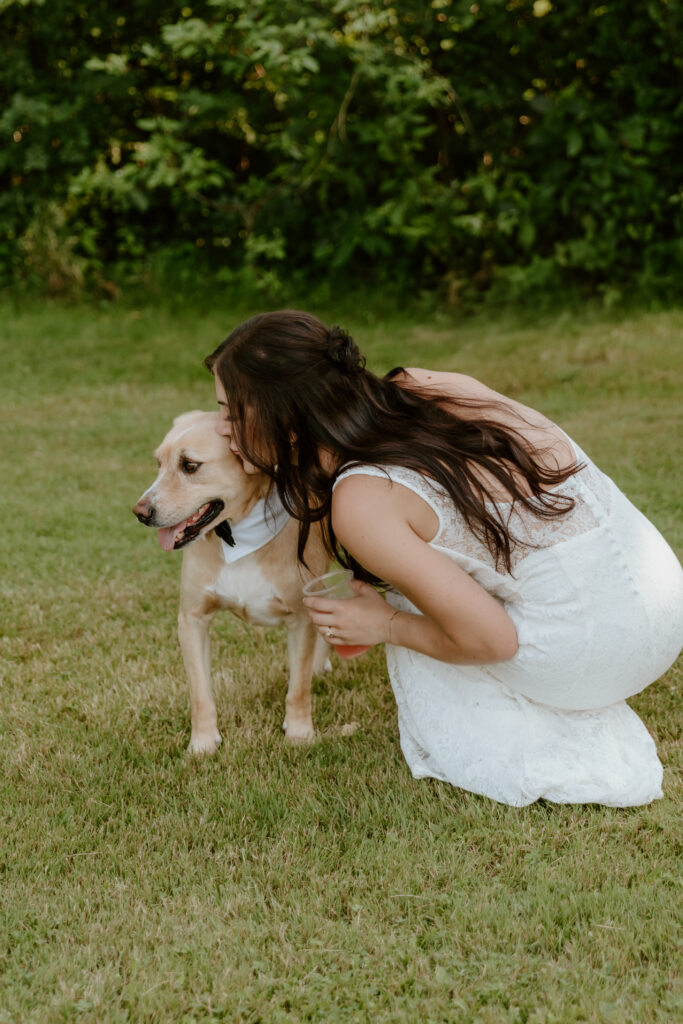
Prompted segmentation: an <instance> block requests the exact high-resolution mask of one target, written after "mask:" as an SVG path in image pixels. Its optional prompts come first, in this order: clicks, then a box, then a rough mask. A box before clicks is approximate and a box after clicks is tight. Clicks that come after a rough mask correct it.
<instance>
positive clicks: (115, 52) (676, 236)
mask: <svg viewBox="0 0 683 1024" xmlns="http://www.w3.org/2000/svg"><path fill="white" fill-rule="evenodd" d="M125 10H126V13H125V15H124V14H119V13H118V9H117V8H115V7H113V6H112V5H110V4H106V3H104V2H102V0H93V2H88V3H85V2H84V3H83V4H81V5H73V4H65V3H64V2H63V0H62V2H55V3H52V4H43V3H38V2H31V0H23V2H21V3H11V2H5V3H3V4H2V5H1V6H0V20H1V24H2V30H3V39H4V40H5V52H4V60H3V65H2V68H0V90H2V93H3V94H4V95H3V101H4V102H3V113H2V115H0V131H1V132H2V134H3V136H4V139H5V140H6V144H5V145H4V146H3V147H2V149H1V150H0V176H2V178H3V180H4V182H5V184H6V185H7V186H8V188H6V189H4V190H3V192H2V195H1V196H0V266H2V268H3V271H2V272H3V273H4V277H5V280H8V279H10V278H11V277H12V276H13V275H14V274H16V273H17V272H20V273H23V274H24V275H25V274H27V273H28V274H29V275H30V274H37V275H38V276H40V277H41V278H43V279H44V278H46V277H47V279H48V280H52V288H53V290H55V289H56V288H57V287H58V282H59V280H60V273H61V271H60V269H59V267H60V266H62V267H63V266H64V265H65V264H70V265H71V266H72V273H71V277H72V278H73V273H74V272H75V271H73V268H74V267H79V266H80V267H85V271H86V276H88V275H89V276H90V278H91V279H92V278H93V277H95V278H98V277H99V279H100V280H102V279H104V278H105V277H106V275H108V274H114V275H116V274H119V275H123V274H130V273H138V272H139V271H140V269H141V267H142V266H143V265H144V264H145V263H146V262H147V261H148V260H149V257H150V256H153V255H154V254H161V253H163V252H164V251H166V252H167V253H168V254H169V255H168V256H167V257H166V258H167V259H168V260H171V261H172V262H176V263H177V261H178V260H182V261H183V263H185V264H186V265H189V266H192V267H193V269H194V270H195V272H196V269H197V268H201V269H202V271H205V272H211V273H217V274H218V275H219V279H220V278H221V277H222V279H223V280H226V281H228V280H229V281H233V282H238V283H240V282H241V283H243V284H244V285H245V286H247V285H248V286H257V287H259V286H260V287H263V288H268V289H269V290H271V291H272V290H273V289H276V288H277V286H278V283H280V282H282V281H293V280H294V281H298V282H299V283H302V282H306V283H308V284H315V283H316V282H318V281H320V280H324V279H326V280H331V281H338V282H344V281H348V280H350V279H351V280H352V279H363V280H365V281H374V282H377V283H380V284H382V285H384V286H386V285H387V284H393V285H395V286H398V287H400V288H404V287H406V286H409V285H412V286H413V287H417V289H418V290H419V289H422V288H425V287H434V286H436V285H441V286H442V287H443V288H444V289H445V291H446V292H447V294H448V295H449V296H450V297H451V298H457V297H459V296H461V295H463V294H464V295H467V294H469V293H471V292H472V291H473V290H475V291H476V290H477V289H479V290H484V289H488V288H490V287H493V289H494V292H495V293H498V294H508V295H510V294H516V293H518V292H524V291H534V290H535V289H536V288H538V287H539V282H540V283H541V284H540V286H541V287H544V288H552V289H555V290H556V289H557V288H560V287H567V286H571V287H579V288H586V289H590V290H595V289H596V288H597V289H600V288H602V289H609V290H610V294H614V293H615V290H618V289H626V288H631V287H633V286H634V285H639V286H641V287H644V288H647V290H648V291H650V292H657V293H659V294H664V295H666V294H667V293H668V294H671V293H672V292H673V291H674V290H675V288H676V283H677V281H679V280H680V276H681V273H683V243H682V242H681V237H682V236H683V210H682V203H683V190H682V189H681V185H680V175H679V173H678V166H679V160H678V158H677V156H676V154H680V152H681V151H683V129H682V128H681V117H680V115H681V112H682V108H681V99H680V97H681V83H682V82H683V60H682V58H681V47H680V39H681V38H682V34H683V13H682V10H681V8H680V7H679V6H678V5H676V4H674V3H670V2H668V0H651V2H649V3H645V4H643V3H642V2H636V0H621V2H620V3H619V4H615V5H613V6H596V7H588V6H586V5H585V4H584V3H581V2H579V0H568V2H567V3H563V4H562V5H559V4H558V5H557V6H554V5H553V4H551V3H550V2H549V0H535V2H531V0H510V2H508V3H502V2H490V3H486V4H484V3H482V4H477V3H471V2H470V0H431V3H425V2H424V0H384V2H380V0H374V2H361V0H277V2H275V0H250V2H249V3H247V2H246V0H198V2H197V3H194V4H193V5H192V6H184V7H181V6H180V5H179V4H173V3H170V2H168V0H167V2H164V0H140V2H138V3H136V4H135V5H134V6H129V5H127V6H126V9H125ZM46 202H49V204H50V208H51V209H52V210H53V211H57V210H59V211H60V213H59V218H60V219H61V221H62V222H63V224H64V233H65V237H66V238H68V239H71V238H74V237H76V238H77V239H79V241H78V242H77V244H76V246H75V248H67V250H66V251H65V253H62V254H56V257H55V265H54V266H53V267H52V268H51V270H47V272H46V269H45V265H44V262H43V263H40V264H38V263H36V261H35V260H34V257H33V255H32V254H31V245H30V244H29V245H28V248H27V242H26V235H27V232H28V237H29V240H30V239H32V238H34V237H35V236H36V234H40V230H41V228H40V223H41V221H42V218H43V217H44V210H45V204H46ZM22 239H23V242H22ZM31 244H33V243H31ZM68 277H69V275H68V274H67V278H65V280H67V279H68Z"/></svg>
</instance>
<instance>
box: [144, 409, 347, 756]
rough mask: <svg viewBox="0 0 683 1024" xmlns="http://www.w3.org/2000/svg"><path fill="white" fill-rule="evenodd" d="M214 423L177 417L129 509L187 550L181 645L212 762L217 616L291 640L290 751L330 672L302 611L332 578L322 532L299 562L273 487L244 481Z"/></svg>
mask: <svg viewBox="0 0 683 1024" xmlns="http://www.w3.org/2000/svg"><path fill="white" fill-rule="evenodd" d="M217 419H218V414H217V413H213V412H188V413H184V414H183V415H182V416H179V417H178V418H177V419H176V420H175V421H174V423H173V427H172V428H171V430H170V431H169V433H168V434H167V435H166V437H165V438H164V440H163V441H162V442H161V444H160V445H159V447H158V448H157V450H156V452H155V455H156V458H157V462H158V464H159V473H158V476H157V478H156V480H155V481H154V483H153V484H152V486H151V487H149V488H148V489H147V490H146V491H145V493H144V494H143V495H142V497H141V498H140V500H139V501H138V502H137V504H136V505H135V507H134V508H133V512H134V513H135V515H136V516H137V517H138V519H139V520H140V522H141V523H144V524H145V525H146V526H154V527H156V528H157V529H158V531H159V541H160V543H161V546H162V548H163V549H164V550H165V551H177V550H178V549H179V548H182V549H183V564H182V572H181V583H180V610H179V614H178V636H179V639H180V647H181V650H182V653H183V661H184V663H185V669H186V671H187V676H188V680H189V684H190V702H191V707H192V736H191V739H190V748H189V749H190V751H191V752H192V753H195V754H200V753H213V752H214V751H215V750H216V748H217V747H218V745H219V744H220V742H221V736H220V733H219V732H218V724H217V717H216V706H215V704H214V700H213V696H212V692H211V675H210V656H209V626H210V623H211V620H212V619H213V616H214V615H215V613H216V612H217V611H219V610H220V609H223V608H225V609H228V610H229V611H231V612H233V613H234V614H235V615H237V616H239V617H240V618H241V619H243V620H244V621H245V622H249V623H254V624H257V625H262V626H274V625H278V624H280V623H282V624H284V625H286V626H287V629H288V631H289V635H288V646H289V673H290V674H289V688H288V690H287V700H286V713H285V720H284V726H283V728H284V730H285V733H286V736H287V739H288V740H290V741H301V740H308V739H311V738H312V737H313V722H312V719H311V677H312V675H313V674H314V673H316V672H319V671H321V670H322V668H323V667H324V665H325V662H326V659H327V653H328V650H329V649H328V647H327V644H325V643H324V641H323V640H322V639H321V637H320V636H319V634H318V632H317V630H316V629H315V627H314V626H313V624H312V623H311V620H310V618H309V616H308V613H307V611H306V609H305V608H304V606H303V604H302V587H303V585H304V583H305V582H306V581H307V580H308V579H310V578H311V577H312V576H319V575H321V574H322V573H324V572H326V571H327V567H328V564H329V558H328V556H327V555H326V553H325V551H324V548H323V545H322V540H321V536H320V530H319V529H315V528H314V529H311V533H310V537H309V540H308V544H307V546H306V551H305V558H306V562H307V565H308V569H306V568H304V567H303V566H301V565H300V564H299V563H298V561H297V553H296V552H297V538H298V524H297V523H296V521H295V520H293V519H291V518H290V517H289V516H288V515H287V514H286V512H285V511H284V509H283V508H282V507H281V505H280V504H279V502H278V501H277V498H276V499H275V501H274V502H273V501H270V500H269V501H268V502H266V501H265V499H266V497H267V493H268V488H269V483H270V481H269V480H268V478H267V477H265V476H263V475H262V474H247V473H245V472H244V470H243V468H242V463H241V462H240V460H239V459H238V458H237V457H236V456H235V455H234V454H233V453H232V452H231V451H230V448H229V447H228V444H227V442H226V440H225V438H223V437H219V436H218V435H217V434H216V432H215V430H214V427H215V424H216V422H217Z"/></svg>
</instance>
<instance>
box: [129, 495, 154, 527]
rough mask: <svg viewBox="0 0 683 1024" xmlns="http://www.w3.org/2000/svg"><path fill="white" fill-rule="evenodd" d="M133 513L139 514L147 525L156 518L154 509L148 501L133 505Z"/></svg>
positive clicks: (141, 520)
mask: <svg viewBox="0 0 683 1024" xmlns="http://www.w3.org/2000/svg"><path fill="white" fill-rule="evenodd" d="M133 515H134V516H137V517H138V519H139V520H140V522H141V523H144V525H145V526H149V524H150V523H151V521H152V519H153V518H154V509H153V507H152V506H151V505H149V504H148V503H147V502H146V501H139V502H138V503H137V505H133Z"/></svg>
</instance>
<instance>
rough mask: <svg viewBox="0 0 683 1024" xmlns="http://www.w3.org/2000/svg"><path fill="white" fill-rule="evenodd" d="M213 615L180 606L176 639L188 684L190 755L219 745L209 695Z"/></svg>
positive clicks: (216, 725) (219, 735) (211, 699)
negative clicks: (190, 713)
mask: <svg viewBox="0 0 683 1024" xmlns="http://www.w3.org/2000/svg"><path fill="white" fill-rule="evenodd" d="M213 615H214V613H213V612H203V611H200V610H197V609H193V610H191V611H190V610H188V609H183V608H182V607H181V609H180V612H179V613H178V638H179V640H180V649H181V651H182V652H183V661H184V662H185V670H186V672H187V678H188V682H189V684H190V705H191V710H192V736H191V738H190V746H189V751H190V753H191V754H213V753H214V752H215V751H216V749H217V748H218V747H219V746H220V743H221V734H220V733H219V731H218V718H217V715H216V705H215V704H214V700H213V694H212V693H211V660H210V647H209V626H210V624H211V620H212V618H213Z"/></svg>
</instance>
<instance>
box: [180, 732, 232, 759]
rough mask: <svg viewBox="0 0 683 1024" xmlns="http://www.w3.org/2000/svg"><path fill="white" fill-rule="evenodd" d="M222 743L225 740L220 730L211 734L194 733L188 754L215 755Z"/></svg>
mask: <svg viewBox="0 0 683 1024" xmlns="http://www.w3.org/2000/svg"><path fill="white" fill-rule="evenodd" d="M222 742H223V739H222V737H221V734H220V733H219V732H218V730H215V731H214V732H209V733H192V738H191V739H190V745H189V747H188V748H187V752H188V754H194V755H196V756H200V755H201V754H215V753H216V751H217V750H218V748H219V747H220V745H221V743H222Z"/></svg>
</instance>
